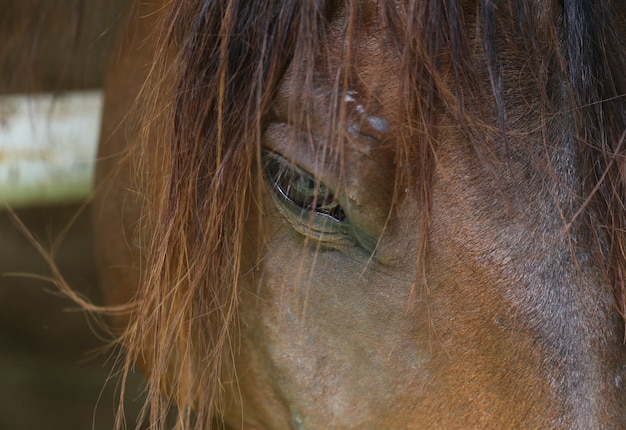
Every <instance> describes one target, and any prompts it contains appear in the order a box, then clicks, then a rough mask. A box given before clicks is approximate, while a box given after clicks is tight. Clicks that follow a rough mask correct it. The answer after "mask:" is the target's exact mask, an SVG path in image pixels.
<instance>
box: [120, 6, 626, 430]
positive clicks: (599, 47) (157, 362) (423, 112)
mask: <svg viewBox="0 0 626 430" xmlns="http://www.w3.org/2000/svg"><path fill="white" fill-rule="evenodd" d="M360 3H361V2H359V1H357V0H346V1H345V2H325V1H322V0H311V1H301V0H282V1H279V0H269V1H265V2H257V1H227V2H215V1H209V0H201V1H196V2H170V3H169V4H168V5H167V6H166V7H165V11H164V12H163V20H162V29H161V32H162V35H161V40H160V44H159V46H160V48H159V50H158V51H157V52H156V55H155V64H154V66H153V71H152V74H151V77H150V78H149V80H148V83H147V85H146V88H145V89H144V93H143V97H144V101H143V103H144V104H145V105H146V106H149V107H150V109H148V110H147V113H146V114H145V119H144V124H145V130H144V142H145V143H144V144H145V145H146V148H157V149H158V151H154V150H153V149H152V150H151V151H152V152H153V154H150V155H143V156H141V157H139V160H138V162H137V163H138V165H137V170H138V171H140V172H142V175H143V176H142V177H141V178H139V181H140V185H139V186H140V189H142V191H143V192H145V204H144V215H145V217H144V220H143V227H142V231H143V235H144V236H145V237H146V238H147V244H146V252H145V255H144V258H145V260H144V262H143V264H144V267H143V268H142V272H143V279H142V283H141V285H140V287H139V291H138V295H137V306H136V308H135V309H136V310H135V313H134V314H133V315H132V316H131V323H130V325H129V327H128V329H127V330H126V333H125V335H124V336H125V338H124V342H125V345H126V348H127V350H128V355H127V359H126V360H127V362H126V366H127V370H129V369H131V368H132V367H133V366H134V364H135V363H137V362H145V363H146V365H147V368H148V369H149V370H148V374H147V378H148V387H149V393H148V395H149V397H148V402H149V404H148V405H147V406H148V410H147V413H149V418H150V420H151V422H152V423H153V426H155V427H156V428H161V427H164V426H165V425H166V421H167V418H166V415H167V411H168V410H170V409H172V408H173V409H175V410H176V418H175V419H176V425H177V427H179V428H210V427H211V425H218V426H219V423H217V424H216V423H215V422H213V419H214V418H213V417H214V415H215V412H216V411H219V410H220V409H221V408H222V407H223V399H222V396H221V393H222V386H221V383H220V381H221V380H230V379H231V378H236V375H234V374H233V372H234V371H233V369H232V364H231V363H232V356H233V354H236V353H237V348H238V346H237V340H236V339H237V337H236V334H237V305H238V290H237V285H238V279H239V276H240V271H241V269H242V268H241V260H240V255H241V251H242V244H243V242H244V233H243V226H244V221H245V219H246V216H247V213H248V211H250V210H252V209H250V205H251V202H250V199H251V195H250V190H251V189H253V187H254V186H256V185H254V184H255V183H259V182H260V181H258V177H257V175H259V173H258V172H259V170H260V169H259V165H260V162H261V161H260V160H261V138H262V133H263V129H264V121H265V119H266V117H267V115H268V114H269V112H270V110H271V107H272V101H273V99H274V97H275V95H276V91H277V87H278V84H279V82H280V80H281V78H282V77H283V76H284V74H285V73H286V71H287V69H288V68H289V67H290V66H291V67H292V70H293V71H294V73H295V74H296V76H297V77H298V79H300V81H301V83H302V85H300V86H297V87H298V90H299V91H302V92H301V93H299V94H294V95H293V96H292V97H291V105H290V110H291V111H292V112H293V117H294V118H297V117H298V115H300V116H306V113H305V107H302V106H303V105H306V100H307V97H308V96H307V94H310V93H311V91H312V89H313V88H312V87H313V82H314V80H315V77H314V76H313V71H312V69H313V68H312V65H313V64H315V63H316V61H319V59H318V57H319V54H320V52H321V51H322V50H323V46H321V41H322V40H323V36H324V35H325V31H326V29H327V26H328V23H329V22H330V21H331V20H332V19H333V18H334V17H335V16H337V15H338V14H343V15H345V17H346V18H345V27H344V37H345V47H344V48H345V50H344V51H343V52H342V53H341V55H342V56H343V57H342V58H341V59H340V62H339V63H340V64H341V66H340V67H339V70H337V79H336V82H335V87H334V89H333V90H334V92H335V93H336V94H337V95H338V96H337V97H336V99H337V112H339V113H338V114H337V115H335V116H334V117H333V118H334V119H333V121H335V122H336V123H337V124H339V123H341V121H342V116H341V114H340V112H341V109H342V107H341V103H342V102H341V100H342V99H343V97H340V95H341V94H345V91H347V87H346V84H347V83H348V82H349V80H350V79H351V75H350V70H351V68H350V67H351V64H350V58H351V57H350V51H351V49H354V47H353V46H352V45H351V44H352V41H353V38H354V34H355V31H356V30H355V29H358V26H359V21H358V19H359V10H360V7H362V6H361V5H360ZM477 3H478V4H476V5H475V6H474V8H473V9H472V8H468V7H467V4H466V2H462V1H461V0H447V1H431V2H426V1H417V0H413V1H408V2H406V5H404V6H403V7H402V8H398V7H397V5H396V2H393V1H382V0H381V1H380V2H379V5H378V13H379V21H380V22H381V25H382V26H383V27H384V28H385V29H386V30H387V31H388V32H389V34H390V45H389V46H390V48H392V49H393V50H395V52H394V55H396V56H397V58H399V60H400V67H401V73H400V76H401V77H402V78H401V82H399V85H398V106H397V109H398V113H399V118H402V121H403V122H404V123H405V124H406V126H405V127H404V129H403V132H402V133H400V135H399V136H397V139H396V147H395V151H396V159H397V160H396V161H397V164H398V165H406V164H407V163H408V164H411V165H412V168H413V170H414V171H415V172H418V176H417V180H416V182H415V183H413V184H412V186H414V187H416V189H417V190H418V192H419V195H420V197H421V203H422V204H423V205H424V207H426V208H427V207H428V202H429V184H430V183H431V177H432V175H433V171H434V169H435V159H434V154H433V148H435V147H436V145H437V141H436V126H437V115H438V114H439V113H440V112H441V111H442V110H448V111H451V112H453V113H454V115H456V117H457V118H458V121H459V124H461V127H462V128H463V129H464V130H466V133H467V134H468V136H470V137H471V144H472V145H473V147H474V150H475V151H476V152H477V153H478V154H481V157H482V158H484V162H485V163H486V164H487V165H489V166H490V169H491V170H492V171H493V172H494V174H497V168H496V166H497V163H498V160H496V159H494V158H493V157H492V156H490V155H489V153H490V151H489V147H488V144H487V143H485V141H484V139H480V138H479V137H478V136H479V134H480V133H479V132H480V130H483V129H486V128H487V127H491V128H490V130H492V129H495V130H496V133H501V135H502V136H504V137H503V138H504V139H506V136H507V134H508V133H509V132H510V127H511V123H512V122H514V119H515V118H514V112H515V109H514V107H512V106H510V104H509V102H508V101H507V99H506V97H505V93H506V88H505V87H506V84H507V83H508V82H509V81H510V79H511V73H512V72H511V71H510V70H508V69H507V67H506V64H505V63H504V61H503V57H502V53H503V51H504V50H505V47H506V43H508V40H507V38H510V37H516V38H517V39H519V40H523V41H524V42H523V43H524V49H525V52H523V53H521V54H520V56H522V57H523V58H524V60H525V61H527V62H528V67H529V68H530V70H529V75H530V76H531V78H529V79H531V81H532V84H533V85H534V86H535V87H536V88H538V89H539V93H540V95H541V100H540V107H539V111H540V112H541V118H540V122H541V123H542V125H543V127H547V125H546V124H548V122H549V121H550V120H551V118H553V117H554V116H555V115H557V114H561V113H563V112H561V111H562V110H563V109H566V110H567V112H565V114H567V115H571V118H572V120H573V122H572V124H573V125H572V130H567V132H568V133H569V134H570V136H569V138H571V139H574V140H575V142H577V145H578V148H579V150H580V153H581V154H582V155H581V160H582V161H581V162H582V165H583V173H584V188H585V189H584V190H583V198H582V199H581V204H580V209H579V210H578V212H576V213H574V214H571V217H570V219H569V220H568V222H569V223H574V222H597V223H599V225H602V226H603V229H604V231H605V234H606V236H605V237H604V236H603V237H598V238H597V243H598V255H599V256H600V257H601V258H602V260H603V261H605V262H606V264H605V267H606V276H607V277H608V278H610V279H611V282H612V283H613V284H614V285H615V295H616V306H617V307H618V308H619V310H620V312H621V313H622V314H625V313H626V312H625V306H626V295H625V294H626V293H625V289H624V282H625V281H626V251H625V249H626V225H625V223H626V216H625V215H626V214H625V206H624V204H625V202H626V177H625V175H626V160H625V158H624V154H625V148H624V147H623V146H624V145H623V143H624V137H625V136H624V133H625V130H626V99H625V97H624V94H626V75H624V73H623V71H624V70H626V64H625V63H626V55H625V53H626V47H624V45H623V44H622V39H620V37H619V35H618V31H619V29H620V28H621V27H624V25H626V21H625V17H626V13H625V11H624V10H618V8H619V6H617V5H616V3H615V2H611V1H600V0H598V1H596V2H592V3H593V4H591V3H590V2H586V1H583V0H564V1H560V2H559V1H554V2H536V1H532V0H513V1H511V2H508V3H507V4H506V5H505V4H502V3H503V2H497V3H496V2H492V1H489V0H483V1H478V2H477ZM464 7H465V9H464ZM400 9H401V10H400ZM468 28H475V32H474V33H475V34H474V35H473V36H472V37H470V35H469V34H468V31H467V29H468ZM621 36H622V37H623V36H624V35H621ZM516 43H518V42H516ZM519 43H521V42H519ZM476 47H478V48H479V49H480V52H479V53H478V54H476V52H475V49H476ZM484 82H487V85H485V84H484ZM563 87H565V91H561V90H562V89H563ZM559 94H565V95H566V96H560V95H559ZM302 100H304V102H302ZM476 100H479V101H483V102H484V103H480V102H476ZM489 106H493V109H492V108H490V107H489ZM416 133H417V134H418V137H419V138H418V139H416V138H415V134H416ZM411 142H418V144H417V145H416V144H415V143H411ZM148 143H150V145H148ZM140 150H141V148H140ZM143 151H144V153H145V152H147V149H145V150H143ZM154 152H157V153H154ZM255 172H256V173H255ZM405 179H406V178H405ZM399 180H404V179H399ZM590 207H595V208H601V210H600V211H598V212H599V213H602V214H604V215H605V218H603V219H601V220H589V219H587V215H586V214H587V212H588V210H587V209H589V208H590ZM428 222H429V220H428V210H425V211H424V214H423V216H422V219H421V220H416V223H420V224H419V225H421V226H422V227H426V226H428ZM568 226H569V225H568ZM565 227H567V226H565ZM422 230H423V231H424V232H426V231H427V229H426V228H422ZM422 242H423V243H422V247H421V248H420V249H421V251H420V255H419V256H418V258H420V259H423V258H427V254H428V237H427V235H426V233H424V235H423V237H422Z"/></svg>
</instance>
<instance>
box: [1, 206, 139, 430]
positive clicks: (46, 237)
mask: <svg viewBox="0 0 626 430" xmlns="http://www.w3.org/2000/svg"><path fill="white" fill-rule="evenodd" d="M78 209H79V208H78V207H76V206H66V207H55V208H38V209H29V210H22V211H19V212H18V216H19V217H20V219H21V220H22V221H23V222H24V224H25V225H26V226H27V227H28V229H29V230H30V231H31V232H32V233H33V234H34V235H35V236H36V237H37V238H38V240H39V241H41V243H43V245H44V247H45V248H46V249H51V250H52V249H55V259H56V261H57V263H58V265H59V268H60V269H61V272H62V273H63V275H64V277H65V278H66V279H67V281H68V282H69V283H70V284H71V285H72V287H73V288H75V289H76V291H79V292H80V293H81V294H83V295H85V296H86V297H88V298H89V299H91V300H92V301H93V302H95V303H99V300H100V299H99V294H98V290H97V285H96V284H97V280H96V274H95V267H94V262H93V251H92V239H91V228H90V223H89V214H88V210H86V211H84V212H83V213H82V214H81V215H80V216H79V217H78V218H77V220H76V222H74V223H73V225H72V226H71V228H70V229H69V230H68V233H67V236H66V237H65V238H64V240H63V241H62V244H61V245H60V246H59V247H58V249H56V244H55V241H56V240H57V239H58V237H59V235H60V234H61V232H62V231H63V230H64V229H65V228H66V227H67V225H68V223H69V222H70V221H71V220H72V217H73V216H74V214H75V213H76V212H77V211H78ZM0 244H1V246H0V381H2V383H0V428H1V429H11V430H22V429H24V430H26V429H48V430H56V429H59V430H62V429H63V430H71V429H91V428H93V429H103V430H104V429H111V428H112V427H113V422H114V421H113V420H114V416H115V409H116V407H117V405H118V402H119V397H118V394H119V379H118V378H116V377H114V375H113V374H112V372H113V365H114V362H113V358H112V357H113V356H114V355H113V353H114V351H112V350H111V349H110V348H108V346H109V345H110V342H111V339H110V338H108V336H107V334H106V332H105V331H103V330H102V329H101V328H98V326H97V324H94V319H93V318H92V317H90V316H89V315H87V314H86V313H85V312H83V311H81V310H80V309H78V307H77V305H75V304H73V303H72V302H71V301H69V300H68V299H67V298H65V297H63V296H61V295H60V294H59V293H58V292H57V291H56V289H55V287H54V285H52V284H51V283H49V282H47V281H45V280H42V279H37V277H42V276H43V277H49V276H50V269H49V267H48V266H47V264H46V262H45V261H44V259H43V258H42V257H41V256H40V255H39V254H38V252H37V251H36V250H35V248H34V247H33V246H32V245H31V244H30V243H29V241H28V240H27V239H26V238H25V236H24V235H23V234H22V233H21V232H20V231H18V229H17V228H16V226H15V225H14V223H13V222H12V221H11V220H10V218H9V217H8V215H7V214H6V213H2V214H0ZM141 383H142V381H141V378H140V377H139V376H136V377H134V378H133V380H132V381H131V383H130V385H129V386H128V388H127V391H126V392H127V402H126V407H125V409H126V416H127V422H128V423H129V424H132V425H130V428H134V423H135V421H136V417H137V415H138V413H139V409H140V407H141V405H142V402H143V398H142V395H141V394H142V386H141Z"/></svg>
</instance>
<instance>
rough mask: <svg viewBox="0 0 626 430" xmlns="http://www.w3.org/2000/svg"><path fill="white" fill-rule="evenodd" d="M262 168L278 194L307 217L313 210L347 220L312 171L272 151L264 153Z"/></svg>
mask: <svg viewBox="0 0 626 430" xmlns="http://www.w3.org/2000/svg"><path fill="white" fill-rule="evenodd" d="M263 170H264V174H265V177H266V178H267V180H268V182H269V183H270V185H271V188H272V190H273V191H274V193H275V194H276V196H277V197H279V198H280V199H281V200H282V201H285V202H287V203H288V206H290V207H291V208H292V209H295V210H294V212H296V211H298V212H300V213H299V214H298V215H300V216H301V217H303V218H306V219H308V218H309V217H310V215H311V213H314V215H316V216H318V217H323V218H326V219H329V220H332V221H334V222H336V223H343V222H345V221H346V215H345V213H344V211H343V209H342V208H341V206H340V205H339V203H338V202H337V200H336V199H335V197H334V196H333V194H332V192H331V191H330V190H329V188H328V187H327V186H326V185H325V184H323V183H321V182H320V181H318V180H316V179H315V177H313V175H311V174H310V173H308V172H306V171H305V170H303V169H301V168H300V167H298V166H296V165H295V164H293V163H290V162H289V161H288V160H286V159H285V158H283V157H282V156H280V155H278V154H276V153H274V152H270V151H266V152H265V154H264V155H263Z"/></svg>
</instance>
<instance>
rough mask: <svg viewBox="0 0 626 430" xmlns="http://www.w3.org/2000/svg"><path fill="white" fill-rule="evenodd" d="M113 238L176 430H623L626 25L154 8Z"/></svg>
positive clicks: (428, 13)
mask: <svg viewBox="0 0 626 430" xmlns="http://www.w3.org/2000/svg"><path fill="white" fill-rule="evenodd" d="M139 3H140V2H138V6H137V7H136V8H135V10H134V11H133V14H132V16H131V18H130V19H129V21H128V25H127V31H126V32H125V33H124V34H123V35H121V36H120V39H119V50H118V51H117V52H116V53H114V55H113V59H114V60H113V62H112V66H111V69H110V73H109V85H108V88H107V102H106V106H107V107H106V112H105V119H104V128H103V134H102V145H101V151H100V165H99V170H98V189H99V195H98V198H97V199H96V210H95V214H96V215H95V217H96V218H95V221H96V230H97V240H98V242H99V249H98V252H99V260H100V267H101V274H102V281H103V288H104V291H105V293H106V295H107V296H108V300H109V302H110V303H111V304H124V303H127V304H128V306H129V309H130V310H129V312H128V313H125V314H118V315H117V316H116V317H115V319H114V323H115V326H116V327H117V328H118V329H119V333H120V339H121V342H122V343H123V345H124V346H125V348H126V351H127V355H126V369H127V370H128V369H131V368H132V366H133V365H135V364H138V365H140V366H141V367H142V368H143V369H144V371H145V372H146V375H147V377H148V382H149V385H148V390H149V399H150V400H149V404H148V408H147V409H146V411H147V413H148V414H149V417H150V419H151V420H152V422H153V424H154V425H155V427H158V428H161V427H164V426H166V425H168V424H167V422H168V419H169V418H167V415H168V412H169V417H170V418H172V419H173V420H174V424H175V425H176V426H177V427H179V428H203V429H205V428H209V427H211V428H213V427H212V426H214V427H216V428H221V427H227V428H232V429H276V430H281V429H293V430H296V429H328V428H333V429H347V428H358V429H405V428H420V429H421V428H425V429H429V428H446V429H449V428H481V429H500V428H563V429H573V428H576V429H599V428H607V429H608V428H610V429H614V428H626V406H625V405H624V402H625V401H626V388H625V387H626V382H625V381H623V377H624V372H625V370H624V366H625V365H626V347H625V346H624V342H623V339H624V322H623V318H622V316H623V314H624V301H625V300H624V281H625V277H626V213H625V212H626V209H625V204H626V158H625V157H626V148H625V147H624V138H625V133H626V132H625V131H626V98H625V94H626V73H625V72H624V71H625V70H626V45H625V42H624V41H626V8H624V6H623V5H622V3H621V2H614V1H609V0H606V1H603V0H596V1H586V0H561V1H533V0H509V1H491V0H482V1H481V0H475V1H470V0H467V1H461V0H441V1H439V0H433V1H419V0H404V1H399V0H377V1H374V0H371V1H370V0H360V1H357V0H346V1H343V2H342V1H339V2H333V1H328V2H326V1H323V0H311V1H301V0H266V1H256V0H246V1H243V0H242V1H235V0H231V1H209V0H197V1H185V2H171V1H162V2H146V4H140V5H139Z"/></svg>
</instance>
